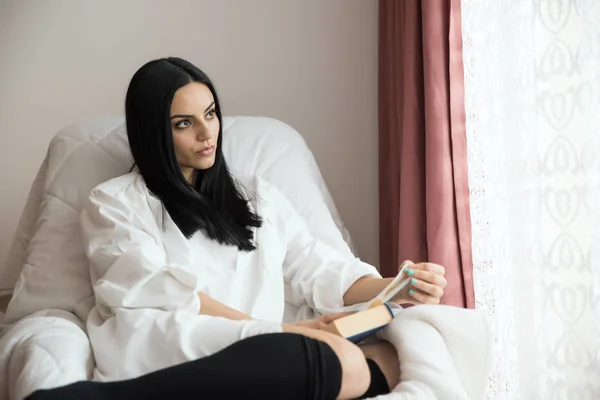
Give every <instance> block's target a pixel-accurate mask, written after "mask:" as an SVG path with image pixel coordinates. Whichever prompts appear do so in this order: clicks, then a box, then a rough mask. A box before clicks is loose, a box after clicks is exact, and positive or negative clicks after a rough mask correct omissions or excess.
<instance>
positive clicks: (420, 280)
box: [392, 261, 447, 305]
mask: <svg viewBox="0 0 600 400" xmlns="http://www.w3.org/2000/svg"><path fill="white" fill-rule="evenodd" d="M405 264H407V266H406V268H405V269H404V274H405V275H406V276H407V277H409V278H411V281H410V283H409V284H408V285H407V286H406V287H405V288H404V289H402V290H401V291H400V293H399V294H398V296H396V298H394V299H392V301H395V302H396V303H400V304H406V303H409V304H415V305H417V304H439V302H440V299H441V298H442V296H443V295H444V288H445V287H446V284H447V282H446V278H444V274H445V273H446V270H445V269H444V267H442V266H441V265H438V264H433V263H427V262H424V263H418V264H413V263H412V262H411V261H405V262H404V263H402V265H405Z"/></svg>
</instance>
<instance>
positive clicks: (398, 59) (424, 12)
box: [379, 0, 475, 308]
mask: <svg viewBox="0 0 600 400" xmlns="http://www.w3.org/2000/svg"><path fill="white" fill-rule="evenodd" d="M379 223H380V228H379V233H380V266H381V272H382V274H383V275H385V276H392V275H395V274H396V273H397V268H398V265H400V263H401V262H402V261H403V260H412V261H414V262H419V261H429V262H434V263H437V264H441V265H443V266H444V267H446V278H447V279H448V286H447V288H446V292H445V295H444V297H443V298H442V303H444V304H450V305H455V306H460V307H471V308H472V307H474V305H475V301H474V293H473V262H472V256H471V218H470V214H469V187H468V174H467V144H466V133H465V110H464V79H463V65H462V36H461V15H460V0H402V1H399V0H380V1H379Z"/></svg>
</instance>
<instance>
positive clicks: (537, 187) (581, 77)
mask: <svg viewBox="0 0 600 400" xmlns="http://www.w3.org/2000/svg"><path fill="white" fill-rule="evenodd" d="M462 19H463V44H464V67H465V95H466V106H465V107H466V115H467V138H468V144H469V174H470V176H469V183H470V188H471V214H472V223H473V253H474V254H473V255H474V264H475V271H474V280H475V297H476V304H477V307H478V308H479V309H481V310H484V311H485V312H486V313H488V314H489V316H490V319H491V322H492V326H493V331H494V335H495V342H496V356H495V359H494V360H495V361H494V363H495V365H494V366H493V367H494V370H493V374H492V376H491V378H490V382H489V391H488V399H494V400H500V399H502V400H504V399H507V400H515V399H527V400H529V399H544V400H546V399H569V400H571V399H573V400H578V399H582V400H583V399H586V400H587V399H590V400H591V399H600V240H599V235H598V231H599V229H598V228H597V226H598V225H600V220H599V218H598V216H599V215H600V0H463V1H462Z"/></svg>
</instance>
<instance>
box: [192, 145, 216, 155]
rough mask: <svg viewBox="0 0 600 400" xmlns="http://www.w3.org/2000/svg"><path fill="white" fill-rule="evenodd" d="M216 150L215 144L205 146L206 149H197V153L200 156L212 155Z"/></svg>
mask: <svg viewBox="0 0 600 400" xmlns="http://www.w3.org/2000/svg"><path fill="white" fill-rule="evenodd" d="M214 151H215V146H210V147H205V148H204V149H202V150H200V151H197V152H196V155H197V156H200V157H205V156H210V155H211V154H212V153H213V152H214Z"/></svg>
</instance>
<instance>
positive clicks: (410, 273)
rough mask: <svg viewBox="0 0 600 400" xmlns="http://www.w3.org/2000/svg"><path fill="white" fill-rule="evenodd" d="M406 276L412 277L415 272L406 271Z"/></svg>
mask: <svg viewBox="0 0 600 400" xmlns="http://www.w3.org/2000/svg"><path fill="white" fill-rule="evenodd" d="M406 274H407V275H408V276H413V275H414V274H415V271H413V270H412V269H407V270H406Z"/></svg>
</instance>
